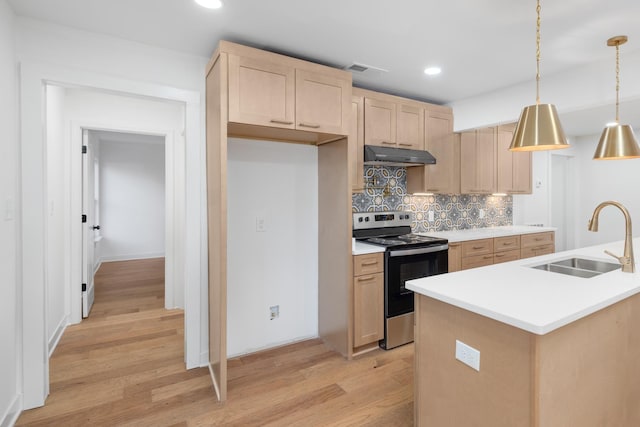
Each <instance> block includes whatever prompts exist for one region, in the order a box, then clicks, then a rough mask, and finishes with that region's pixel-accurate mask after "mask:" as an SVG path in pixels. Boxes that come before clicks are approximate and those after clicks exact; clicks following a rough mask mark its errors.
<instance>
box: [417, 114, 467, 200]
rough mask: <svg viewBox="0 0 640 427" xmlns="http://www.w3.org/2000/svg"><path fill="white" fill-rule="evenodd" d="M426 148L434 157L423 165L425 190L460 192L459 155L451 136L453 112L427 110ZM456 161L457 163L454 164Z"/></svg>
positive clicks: (449, 192)
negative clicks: (434, 162)
mask: <svg viewBox="0 0 640 427" xmlns="http://www.w3.org/2000/svg"><path fill="white" fill-rule="evenodd" d="M425 116H426V117H425V119H426V135H427V137H426V147H425V148H426V150H427V151H429V152H430V153H431V154H433V156H434V157H435V158H436V164H435V165H428V166H426V167H425V172H426V191H429V192H433V193H442V194H456V193H459V192H460V179H459V177H460V174H459V170H460V169H459V168H460V165H459V162H460V157H459V156H458V155H457V154H458V153H457V150H456V144H455V142H456V141H455V140H454V138H453V114H449V113H442V112H438V111H427V112H426V115H425ZM456 163H457V164H456Z"/></svg>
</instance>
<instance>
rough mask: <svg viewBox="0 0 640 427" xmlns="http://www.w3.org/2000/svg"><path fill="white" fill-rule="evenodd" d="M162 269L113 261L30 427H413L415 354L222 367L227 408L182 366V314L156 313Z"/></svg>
mask: <svg viewBox="0 0 640 427" xmlns="http://www.w3.org/2000/svg"><path fill="white" fill-rule="evenodd" d="M163 270H164V260H163V259H153V260H142V261H127V262H112V263H105V264H103V265H102V267H101V268H100V270H99V271H98V274H97V275H96V302H95V304H94V307H93V310H92V312H91V315H90V318H89V319H86V320H84V321H83V322H82V323H81V324H79V325H73V326H70V327H68V328H67V330H66V331H65V333H64V336H63V337H62V339H61V341H60V344H59V345H58V347H57V348H56V350H55V352H54V354H53V356H52V358H51V363H50V376H51V394H50V395H49V397H48V399H47V402H46V405H45V406H44V407H42V408H37V409H32V410H29V411H25V412H24V413H23V414H22V416H21V417H20V419H19V420H18V425H30V426H263V425H269V426H297V425H299V426H309V425H312V426H330V425H334V426H364V425H369V426H411V425H412V424H413V345H406V346H403V347H400V348H397V349H394V350H391V351H387V352H385V351H383V350H377V351H375V352H372V353H369V354H368V355H365V356H363V357H361V358H359V359H356V360H354V361H347V360H345V359H344V358H342V356H340V355H338V354H337V353H334V352H332V351H329V350H328V349H327V348H326V347H325V346H324V345H323V344H322V342H321V341H320V340H310V341H304V342H301V343H297V344H293V345H290V346H285V347H280V348H277V349H272V350H268V351H264V352H260V353H255V354H252V355H248V356H244V357H240V358H236V359H231V360H229V389H228V391H229V400H228V401H227V402H226V403H224V404H221V403H218V402H217V401H216V400H215V396H214V392H213V389H212V387H211V381H210V378H209V373H208V371H207V370H206V369H193V370H189V371H186V370H185V368H184V362H183V359H184V356H183V346H184V334H183V312H182V311H181V310H171V311H169V310H164V309H163V308H162V307H163V289H164V284H163V280H164V279H163Z"/></svg>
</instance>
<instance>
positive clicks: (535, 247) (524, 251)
mask: <svg viewBox="0 0 640 427" xmlns="http://www.w3.org/2000/svg"><path fill="white" fill-rule="evenodd" d="M554 242H555V233H554V232H553V231H545V232H542V233H533V234H522V235H514V236H506V237H496V238H493V239H479V240H468V241H464V242H456V243H450V244H449V272H450V273H452V272H454V271H460V270H467V269H470V268H477V267H483V266H485V265H492V264H500V263H503V262H509V261H515V260H518V259H521V258H529V257H534V256H538V255H546V254H551V253H554V252H555V244H554Z"/></svg>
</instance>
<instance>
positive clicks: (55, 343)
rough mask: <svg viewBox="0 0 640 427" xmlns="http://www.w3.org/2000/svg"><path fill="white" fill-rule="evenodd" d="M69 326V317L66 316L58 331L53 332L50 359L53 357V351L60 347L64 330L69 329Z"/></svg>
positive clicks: (50, 340)
mask: <svg viewBox="0 0 640 427" xmlns="http://www.w3.org/2000/svg"><path fill="white" fill-rule="evenodd" d="M68 325H69V316H64V317H63V318H62V320H61V321H60V323H59V324H58V326H57V327H56V330H55V331H54V332H53V336H52V337H51V338H50V339H49V357H51V355H52V354H53V350H55V349H56V347H57V346H58V343H59V342H60V338H62V334H63V333H64V330H65V329H67V326H68Z"/></svg>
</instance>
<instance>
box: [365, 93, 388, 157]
mask: <svg viewBox="0 0 640 427" xmlns="http://www.w3.org/2000/svg"><path fill="white" fill-rule="evenodd" d="M364 143H365V144H366V145H382V146H387V147H395V146H396V104H395V103H394V102H389V101H381V100H378V99H372V98H365V100H364Z"/></svg>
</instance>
